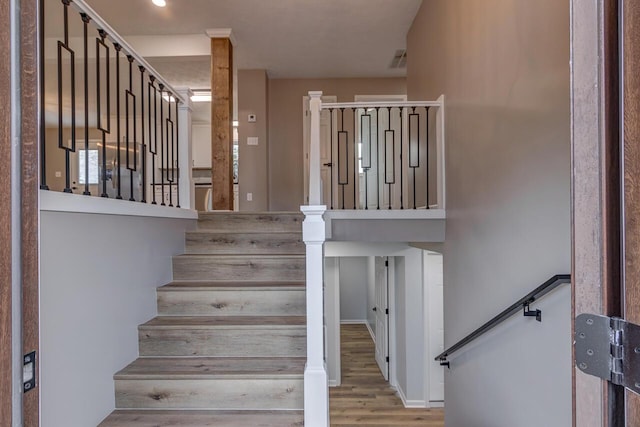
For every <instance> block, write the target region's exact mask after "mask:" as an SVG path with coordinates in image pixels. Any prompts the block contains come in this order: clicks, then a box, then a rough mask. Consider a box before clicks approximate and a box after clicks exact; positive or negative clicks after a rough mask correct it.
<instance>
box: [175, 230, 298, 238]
mask: <svg viewBox="0 0 640 427" xmlns="http://www.w3.org/2000/svg"><path fill="white" fill-rule="evenodd" d="M186 234H187V235H189V234H220V235H224V234H229V235H233V236H238V235H248V236H255V235H261V234H265V235H269V236H271V235H275V236H279V237H282V236H286V235H287V234H290V235H292V236H295V237H301V236H302V231H287V230H273V231H269V230H266V231H262V230H241V231H230V230H215V229H210V230H208V229H206V228H204V229H202V228H201V229H197V230H190V231H187V232H186Z"/></svg>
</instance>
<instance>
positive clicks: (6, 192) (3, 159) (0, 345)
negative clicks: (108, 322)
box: [0, 0, 14, 426]
mask: <svg viewBox="0 0 640 427" xmlns="http://www.w3.org/2000/svg"><path fill="white" fill-rule="evenodd" d="M10 3H11V2H10V0H0V8H1V9H0V10H2V11H3V13H0V43H1V45H2V51H3V52H12V49H11V28H12V25H11V17H10V14H9V13H7V11H9V10H10V8H11V5H10ZM11 63H12V61H8V60H6V58H5V60H4V61H2V63H0V98H1V99H3V100H5V102H2V103H0V129H1V130H0V425H3V426H10V425H12V418H13V416H12V408H13V386H14V384H13V369H12V367H13V345H12V341H13V334H12V329H13V320H12V316H13V304H12V300H13V289H12V288H13V280H12V268H11V267H12V265H11V260H12V227H11V225H12V224H11V221H12V220H11V218H12V206H11V199H12V191H11V190H12V179H11V163H12V159H13V156H12V153H11V151H12V149H11V107H10V105H11V102H7V100H12V98H13V97H12V96H11Z"/></svg>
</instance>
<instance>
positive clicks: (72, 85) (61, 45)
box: [58, 0, 76, 193]
mask: <svg viewBox="0 0 640 427" xmlns="http://www.w3.org/2000/svg"><path fill="white" fill-rule="evenodd" d="M70 3H71V0H62V4H64V42H61V41H60V40H58V148H61V149H63V150H64V151H65V188H64V192H65V193H73V190H71V170H70V169H71V168H70V166H71V158H70V155H71V153H72V152H74V153H75V151H76V72H75V69H76V65H75V52H74V51H73V50H72V49H71V48H70V47H69V4H70ZM63 50H64V51H65V52H67V53H68V55H69V64H70V73H69V76H70V81H69V82H68V83H69V92H70V101H71V109H70V113H71V142H70V144H69V146H67V145H65V144H64V108H63V103H64V93H63V92H64V85H63V75H62V51H63Z"/></svg>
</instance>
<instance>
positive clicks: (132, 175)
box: [40, 0, 189, 207]
mask: <svg viewBox="0 0 640 427" xmlns="http://www.w3.org/2000/svg"><path fill="white" fill-rule="evenodd" d="M40 4H41V9H40V14H41V16H40V25H41V27H40V52H41V56H40V67H41V68H40V73H41V74H40V81H41V88H40V89H41V147H40V152H41V163H40V167H41V170H40V188H41V189H43V190H52V191H62V192H65V193H78V194H83V195H86V196H100V197H104V198H115V199H125V200H129V201H136V202H143V203H151V204H158V205H163V206H165V205H166V206H175V207H180V188H181V186H180V180H181V179H183V178H188V177H186V176H181V173H180V149H181V144H182V143H183V141H181V137H180V135H181V134H180V130H179V125H180V123H179V117H180V116H181V114H180V113H181V112H180V110H181V108H183V107H184V106H185V103H186V102H188V100H187V99H186V98H185V96H183V95H181V94H180V93H178V91H176V90H175V89H173V88H172V87H171V85H170V84H169V83H168V82H167V81H165V80H164V79H163V78H162V76H160V75H159V74H158V73H157V72H156V71H155V70H154V69H153V67H152V66H151V65H150V64H149V63H148V62H147V61H145V60H144V59H143V58H142V57H141V56H140V55H138V54H137V53H136V52H135V51H134V50H133V48H131V46H129V45H128V44H127V42H126V41H125V40H124V39H123V38H122V37H120V36H119V35H118V34H117V33H116V32H115V31H114V30H113V28H111V27H110V26H109V24H107V23H106V22H105V21H103V20H102V19H101V18H100V16H99V15H97V14H96V12H95V11H93V10H92V9H91V8H90V7H89V6H88V5H87V4H86V3H85V2H84V1H83V0H47V1H42V2H40ZM184 175H187V174H186V173H185V174H184ZM183 188H184V187H183ZM186 207H189V206H186Z"/></svg>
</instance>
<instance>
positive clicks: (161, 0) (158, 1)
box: [151, 0, 167, 7]
mask: <svg viewBox="0 0 640 427" xmlns="http://www.w3.org/2000/svg"><path fill="white" fill-rule="evenodd" d="M151 1H152V2H153V4H155V5H156V6H158V7H165V6H166V5H167V1H166V0H151Z"/></svg>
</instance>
